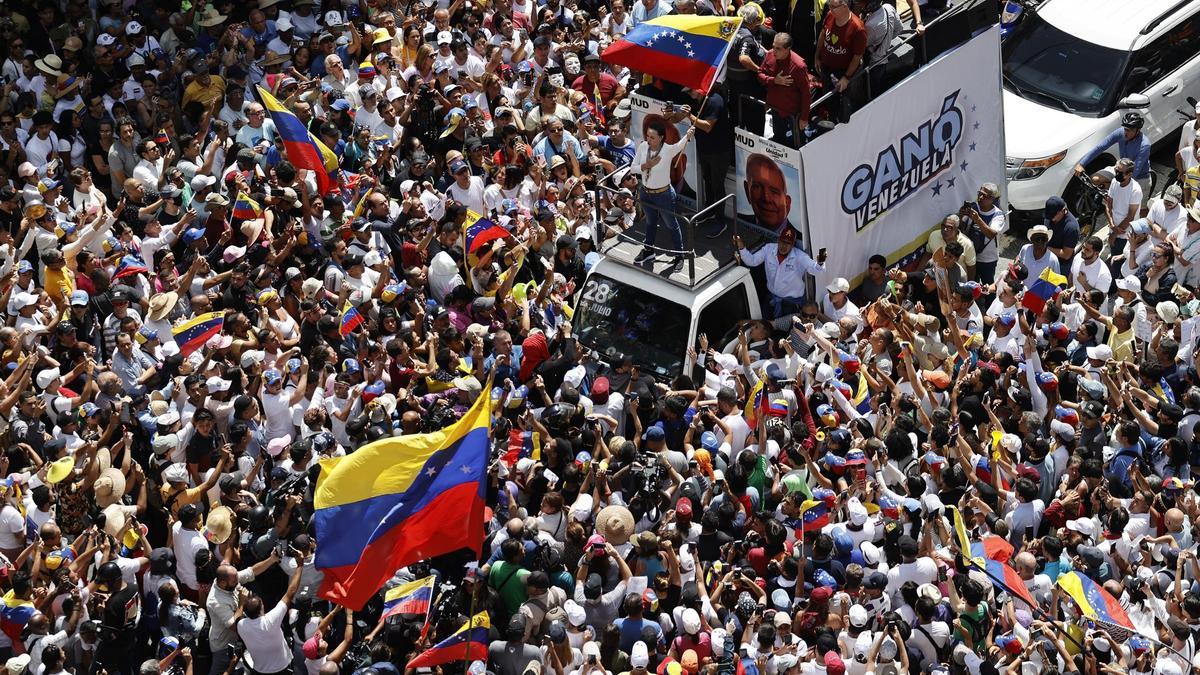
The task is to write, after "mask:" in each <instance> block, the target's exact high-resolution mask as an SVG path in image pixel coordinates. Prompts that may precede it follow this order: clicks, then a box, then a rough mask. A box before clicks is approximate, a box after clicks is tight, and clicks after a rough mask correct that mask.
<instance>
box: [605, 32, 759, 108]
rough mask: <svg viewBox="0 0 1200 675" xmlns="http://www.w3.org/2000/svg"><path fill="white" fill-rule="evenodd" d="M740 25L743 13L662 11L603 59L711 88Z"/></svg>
mask: <svg viewBox="0 0 1200 675" xmlns="http://www.w3.org/2000/svg"><path fill="white" fill-rule="evenodd" d="M741 25H742V20H741V18H740V17H723V16H695V15H673V16H672V15H668V16H660V17H658V18H657V19H651V20H649V21H646V22H644V23H640V24H638V26H637V27H636V28H634V29H633V30H631V31H629V32H628V33H626V34H625V35H624V36H623V37H622V38H621V39H619V40H617V41H616V42H614V43H612V45H610V46H609V47H608V49H605V50H604V53H603V54H601V55H600V58H601V59H603V60H604V61H606V62H608V63H615V64H617V65H621V66H627V67H629V68H632V69H634V70H636V71H638V72H639V73H645V74H647V75H652V76H654V77H659V78H662V79H664V80H667V81H668V82H674V83H676V84H679V85H682V86H684V87H687V88H689V89H695V90H697V91H702V92H704V93H708V90H709V89H710V88H711V87H712V85H713V80H715V79H716V77H717V72H718V71H720V70H721V65H722V64H723V63H724V62H725V57H726V55H728V54H729V45H730V42H731V41H732V40H733V37H734V36H735V35H737V31H738V28H739V27H741Z"/></svg>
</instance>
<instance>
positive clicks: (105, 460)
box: [96, 448, 112, 474]
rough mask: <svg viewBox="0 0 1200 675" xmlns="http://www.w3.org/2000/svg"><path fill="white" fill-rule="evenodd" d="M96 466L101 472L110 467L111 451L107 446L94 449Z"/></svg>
mask: <svg viewBox="0 0 1200 675" xmlns="http://www.w3.org/2000/svg"><path fill="white" fill-rule="evenodd" d="M96 467H97V470H98V471H99V473H101V474H103V473H104V472H105V471H108V470H109V469H111V468H112V453H110V452H109V451H108V448H100V449H99V450H97V451H96Z"/></svg>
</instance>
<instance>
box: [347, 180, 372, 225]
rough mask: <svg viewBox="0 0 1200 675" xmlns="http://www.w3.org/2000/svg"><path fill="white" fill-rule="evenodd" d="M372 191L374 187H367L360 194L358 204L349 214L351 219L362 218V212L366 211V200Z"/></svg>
mask: <svg viewBox="0 0 1200 675" xmlns="http://www.w3.org/2000/svg"><path fill="white" fill-rule="evenodd" d="M374 191H375V188H374V187H369V188H367V191H366V192H364V193H362V196H360V197H359V198H358V202H356V203H355V204H354V211H353V212H352V213H351V214H350V217H351V218H361V217H362V214H363V211H366V210H367V198H368V197H370V196H371V193H372V192H374Z"/></svg>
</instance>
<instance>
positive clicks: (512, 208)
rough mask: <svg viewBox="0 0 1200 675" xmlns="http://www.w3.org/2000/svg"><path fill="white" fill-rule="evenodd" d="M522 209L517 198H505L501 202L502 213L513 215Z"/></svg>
mask: <svg viewBox="0 0 1200 675" xmlns="http://www.w3.org/2000/svg"><path fill="white" fill-rule="evenodd" d="M520 210H521V205H520V204H518V203H517V200H515V199H505V200H503V201H501V202H500V213H503V214H505V215H512V214H514V213H516V212H517V211H520Z"/></svg>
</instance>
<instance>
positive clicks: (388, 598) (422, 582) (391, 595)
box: [380, 576, 434, 618]
mask: <svg viewBox="0 0 1200 675" xmlns="http://www.w3.org/2000/svg"><path fill="white" fill-rule="evenodd" d="M433 581H434V580H433V577H432V576H428V577H425V578H424V579H418V580H416V581H410V582H408V583H407V584H401V585H399V586H397V587H395V588H393V589H392V590H390V591H388V592H387V593H386V594H384V596H383V616H381V617H380V618H386V617H389V616H391V615H393V614H425V613H426V612H428V611H429V604H430V603H431V602H433Z"/></svg>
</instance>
